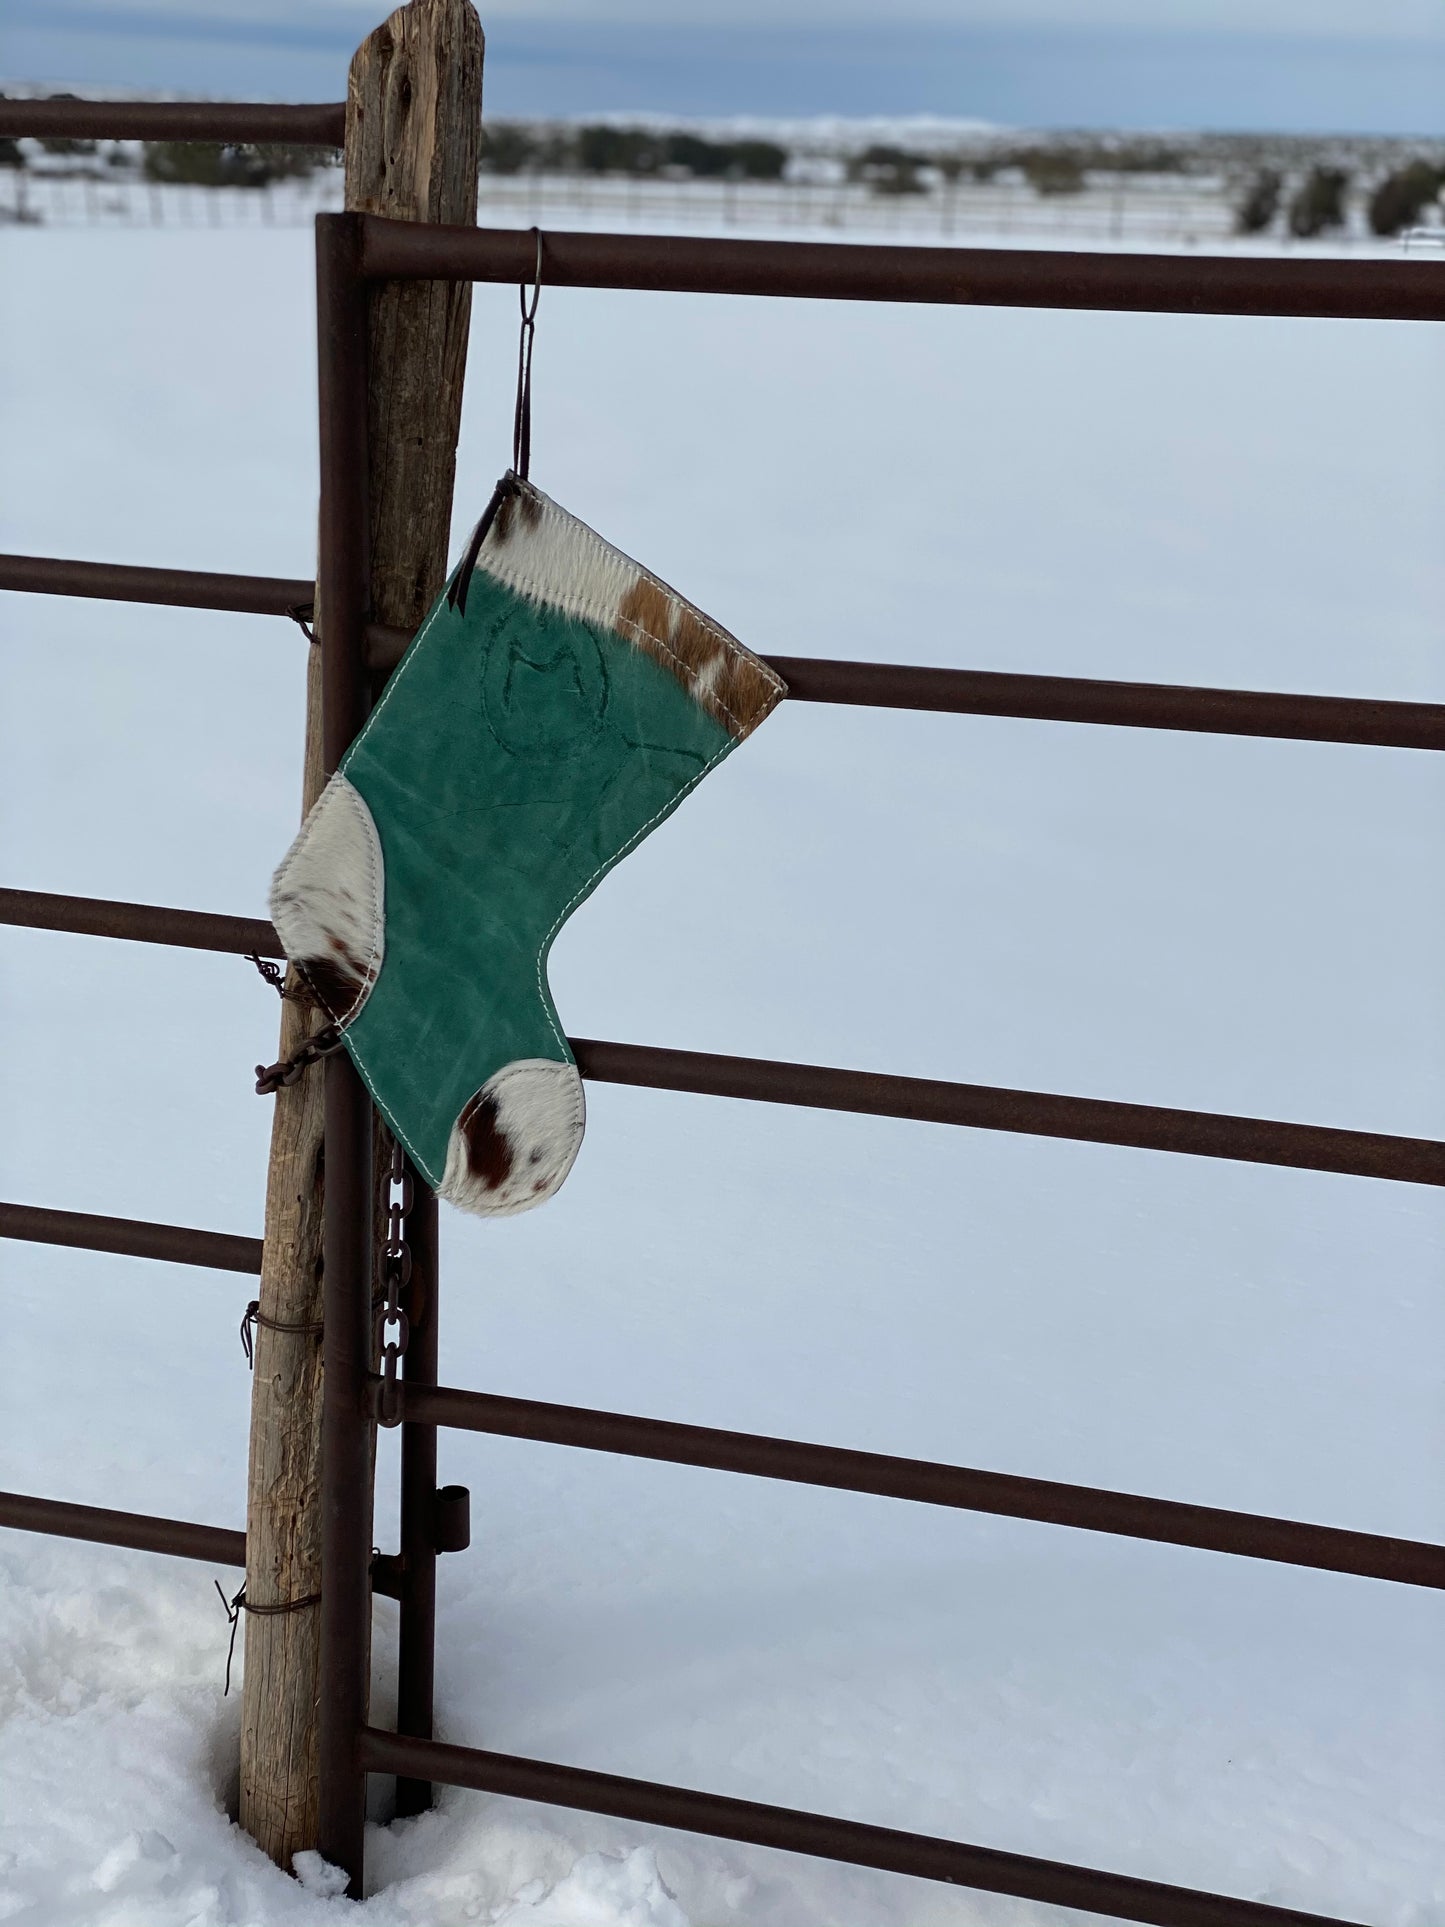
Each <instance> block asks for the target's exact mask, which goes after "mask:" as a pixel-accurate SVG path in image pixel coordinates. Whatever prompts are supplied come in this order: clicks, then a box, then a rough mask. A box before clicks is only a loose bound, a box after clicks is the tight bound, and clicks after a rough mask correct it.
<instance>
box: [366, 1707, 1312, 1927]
mask: <svg viewBox="0 0 1445 1927" xmlns="http://www.w3.org/2000/svg"><path fill="white" fill-rule="evenodd" d="M361 1763H362V1766H363V1768H364V1769H366V1770H367V1771H369V1772H372V1773H404V1774H407V1775H409V1776H411V1777H412V1778H415V1779H423V1778H428V1779H432V1780H439V1781H441V1782H442V1783H443V1785H446V1786H466V1787H476V1788H477V1789H478V1790H479V1791H480V1792H483V1793H502V1794H508V1795H510V1796H511V1797H512V1798H513V1799H514V1800H539V1801H542V1802H544V1803H545V1804H546V1805H548V1806H563V1807H575V1808H578V1809H579V1810H580V1811H582V1812H584V1813H605V1814H610V1815H611V1816H613V1817H614V1818H615V1819H619V1820H636V1821H641V1822H643V1823H644V1824H650V1825H654V1826H665V1827H682V1828H685V1829H686V1830H687V1831H688V1832H691V1833H705V1834H711V1835H712V1836H713V1837H714V1838H715V1839H720V1840H742V1841H746V1842H748V1843H749V1844H751V1845H753V1846H759V1847H777V1848H781V1849H782V1850H783V1851H784V1852H786V1853H804V1854H812V1855H814V1856H815V1857H816V1858H818V1859H820V1860H841V1861H844V1862H845V1863H847V1864H849V1865H852V1866H855V1867H878V1868H881V1869H882V1870H883V1871H884V1872H886V1873H899V1874H911V1875H912V1876H913V1877H914V1878H915V1879H921V1880H940V1881H944V1882H946V1883H947V1884H948V1885H950V1886H956V1887H973V1888H977V1889H979V1890H981V1891H982V1892H984V1893H993V1894H1011V1895H1014V1896H1016V1897H1017V1898H1019V1899H1022V1900H1037V1901H1041V1902H1044V1903H1045V1904H1050V1905H1053V1906H1056V1907H1080V1908H1086V1909H1087V1910H1088V1912H1090V1913H1092V1914H1107V1915H1109V1916H1111V1917H1112V1918H1114V1919H1116V1920H1142V1921H1148V1922H1151V1923H1153V1927H1348V1924H1347V1923H1344V1922H1341V1921H1338V1920H1333V1919H1329V1918H1327V1917H1326V1916H1324V1915H1323V1914H1303V1913H1298V1912H1296V1911H1295V1910H1294V1909H1292V1908H1289V1907H1271V1906H1269V1905H1268V1904H1267V1903H1265V1902H1262V1901H1257V1900H1231V1899H1229V1898H1227V1897H1226V1896H1224V1895H1220V1894H1206V1893H1200V1892H1198V1891H1196V1890H1195V1889H1193V1888H1189V1887H1170V1886H1166V1885H1165V1884H1164V1883H1163V1882H1162V1881H1158V1880H1138V1879H1135V1878H1133V1877H1132V1876H1130V1875H1128V1874H1117V1873H1101V1872H1098V1871H1096V1870H1095V1869H1094V1868H1092V1867H1073V1866H1070V1865H1068V1864H1067V1862H1065V1861H1062V1860H1040V1859H1036V1858H1035V1857H1034V1856H1033V1855H1032V1854H1025V1853H1001V1852H999V1851H998V1849H997V1848H995V1847H974V1846H968V1845H966V1844H965V1843H964V1842H963V1841H961V1840H939V1839H935V1838H934V1837H933V1836H932V1835H930V1834H925V1833H901V1832H899V1831H897V1830H896V1829H895V1828H893V1827H873V1826H868V1825H866V1824H864V1823H862V1822H860V1821H857V1820H840V1819H836V1818H835V1817H834V1816H833V1815H831V1814H822V1813H800V1812H798V1811H797V1810H796V1809H795V1808H792V1807H772V1806H764V1805H762V1803H761V1802H759V1801H756V1800H731V1799H728V1798H726V1797H725V1796H724V1795H722V1794H718V1793H695V1792H693V1791H692V1789H691V1788H688V1787H677V1786H664V1785H662V1784H661V1783H660V1782H658V1781H655V1780H629V1779H623V1778H622V1776H621V1775H620V1774H616V1773H594V1772H590V1771H589V1770H587V1769H586V1768H585V1767H576V1766H558V1765H555V1764H554V1763H553V1762H552V1761H550V1760H527V1759H519V1758H518V1757H517V1756H516V1755H515V1754H511V1753H491V1752H488V1751H486V1750H485V1749H484V1748H481V1747H472V1746H444V1745H441V1744H439V1743H438V1742H437V1741H435V1740H419V1739H413V1738H411V1737H409V1736H408V1735H406V1734H402V1733H385V1732H382V1731H380V1730H379V1729H378V1728H376V1727H372V1726H368V1727H366V1728H364V1729H363V1731H362V1734H361Z"/></svg>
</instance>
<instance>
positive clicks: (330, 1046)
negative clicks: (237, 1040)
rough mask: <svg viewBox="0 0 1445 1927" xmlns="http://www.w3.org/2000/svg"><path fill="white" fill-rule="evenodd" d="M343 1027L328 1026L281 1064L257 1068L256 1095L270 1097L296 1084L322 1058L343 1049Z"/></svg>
mask: <svg viewBox="0 0 1445 1927" xmlns="http://www.w3.org/2000/svg"><path fill="white" fill-rule="evenodd" d="M341 1037H342V1032H341V1026H340V1025H339V1024H326V1025H323V1027H322V1028H321V1029H320V1030H318V1031H317V1032H316V1034H315V1036H313V1037H308V1038H307V1040H306V1042H305V1043H304V1044H303V1045H302V1046H301V1048H300V1050H297V1051H293V1052H292V1053H291V1055H290V1056H289V1057H283V1058H282V1059H281V1061H280V1063H279V1064H258V1065H257V1066H256V1095H257V1096H258V1097H270V1096H271V1095H272V1093H273V1092H275V1091H279V1090H280V1089H281V1088H282V1086H283V1085H285V1084H294V1083H295V1082H296V1080H297V1078H299V1077H300V1075H301V1073H302V1072H303V1071H304V1070H306V1069H307V1068H308V1067H309V1066H310V1065H312V1064H314V1063H316V1062H317V1061H318V1060H319V1059H320V1058H323V1057H329V1056H330V1055H331V1053H332V1051H334V1050H339V1049H340V1047H341Z"/></svg>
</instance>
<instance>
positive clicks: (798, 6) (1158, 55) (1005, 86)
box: [0, 0, 1445, 134]
mask: <svg viewBox="0 0 1445 1927" xmlns="http://www.w3.org/2000/svg"><path fill="white" fill-rule="evenodd" d="M386 10H387V8H386V0H133V3H127V0H0V85H3V84H4V83H5V82H6V81H10V82H15V81H24V82H31V83H34V82H42V83H48V84H53V85H54V84H59V85H64V84H67V83H69V84H72V85H80V86H84V87H87V88H91V89H95V88H106V87H112V88H127V89H133V88H140V89H145V88H157V89H165V90H169V91H175V92H183V93H190V94H197V95H217V96H229V97H231V98H237V97H241V96H248V95H249V96H251V97H254V98H260V99H266V98H270V99H286V98H290V99H326V98H335V97H337V96H338V95H339V93H340V92H341V90H342V82H343V77H344V72H345V61H346V58H347V56H348V54H349V52H350V50H351V48H352V47H354V46H355V45H356V43H357V41H359V40H360V39H361V38H362V37H363V35H364V34H365V33H366V32H367V31H368V29H369V28H370V27H371V26H373V25H374V24H375V23H376V22H377V21H378V20H379V19H380V18H381V17H383V15H384V14H385V12H386ZM480 11H481V14H482V19H483V22H484V24H485V26H486V28H487V43H488V44H487V100H488V110H489V112H492V113H494V114H497V115H500V116H506V115H515V116H545V115H549V114H554V115H559V116H562V115H566V116H575V115H579V114H588V113H596V112H605V111H614V112H615V111H621V112H627V111H632V110H637V111H648V112H652V113H667V112H674V113H677V114H679V115H687V116H708V115H737V114H758V115H775V116H776V115H784V116H789V117H791V116H797V115H808V114H851V115H869V114H878V115H890V116H896V115H906V114H941V115H949V116H956V117H958V118H961V119H981V120H991V121H997V122H1002V123H1006V124H1011V125H1029V126H1099V127H1102V126H1113V127H1153V128H1161V129H1162V128H1171V127H1172V128H1197V127H1208V128H1220V129H1227V128H1251V129H1279V130H1282V131H1295V132H1307V131H1319V132H1340V133H1347V132H1364V133H1371V132H1374V133H1396V134H1440V133H1442V132H1445V0H687V4H686V5H682V4H679V0H483V4H482V5H481V8H480Z"/></svg>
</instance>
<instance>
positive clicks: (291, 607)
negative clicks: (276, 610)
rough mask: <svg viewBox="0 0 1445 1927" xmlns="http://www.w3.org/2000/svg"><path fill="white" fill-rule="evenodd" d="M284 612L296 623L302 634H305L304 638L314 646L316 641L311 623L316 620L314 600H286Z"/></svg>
mask: <svg viewBox="0 0 1445 1927" xmlns="http://www.w3.org/2000/svg"><path fill="white" fill-rule="evenodd" d="M286 613H287V615H288V616H290V618H291V620H292V621H293V622H294V623H295V624H296V627H297V628H298V629H299V630H300V631H301V633H302V635H303V636H305V638H306V640H307V641H308V642H309V643H311V644H312V645H313V646H314V644H315V642H316V631H315V630H314V629H313V628H312V627H311V625H312V623H313V622H314V621H315V620H316V604H315V603H314V602H288V603H287V604H286Z"/></svg>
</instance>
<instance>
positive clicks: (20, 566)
mask: <svg viewBox="0 0 1445 1927" xmlns="http://www.w3.org/2000/svg"><path fill="white" fill-rule="evenodd" d="M0 589H16V590H25V591H29V592H30V593H32V594H36V595H65V596H88V597H99V598H101V599H103V600H105V601H111V602H151V603H156V604H159V605H163V606H171V607H180V608H187V609H218V610H222V611H226V612H228V613H233V614H243V615H261V616H282V615H294V614H295V613H296V612H297V611H298V610H301V609H309V608H310V606H311V599H312V596H313V595H314V593H315V589H314V585H313V584H311V583H309V582H301V581H298V580H294V579H287V578H285V577H281V576H264V575H249V576H248V575H210V574H207V573H205V572H203V571H201V570H199V569H141V568H128V567H127V568H123V567H120V566H118V565H117V564H115V563H110V562H74V561H69V560H66V559H63V558H61V557H56V556H40V555H0ZM410 640H411V636H410V634H409V633H408V632H407V631H406V630H404V629H389V628H386V627H385V626H384V625H382V624H381V623H368V624H367V625H366V643H367V648H366V657H367V663H368V666H369V667H370V668H372V669H384V670H390V669H394V668H395V667H396V665H397V663H398V662H400V660H401V657H402V654H403V652H404V650H405V648H406V645H407V644H408V643H409V642H410ZM763 661H764V662H766V663H769V664H771V666H772V667H773V668H774V669H776V670H777V672H778V674H779V675H780V676H781V677H782V678H783V680H784V682H785V683H786V684H787V685H788V688H787V700H788V701H790V702H801V703H843V704H847V705H849V706H852V707H861V708H866V709H913V710H926V711H931V712H934V713H943V714H948V715H954V716H1012V717H1017V718H1021V719H1023V720H1027V721H1035V722H1056V723H1106V724H1110V725H1112V726H1113V727H1115V728H1118V729H1181V730H1189V731H1192V732H1194V733H1197V734H1203V735H1210V736H1272V737H1281V738H1286V739H1289V740H1292V741H1297V742H1310V743H1360V744H1364V745H1367V746H1369V747H1371V748H1384V749H1437V750H1438V749H1445V704H1442V703H1410V702H1388V701H1384V700H1382V699H1380V698H1378V697H1373V696H1301V695H1293V694H1288V693H1284V692H1281V691H1276V690H1266V689H1193V688H1189V687H1187V686H1183V685H1178V684H1170V683H1149V682H1106V681H1103V680H1102V679H1097V678H1094V677H1090V676H1028V675H1019V674H1015V673H1014V672H1012V671H1006V670H997V669H937V668H926V667H916V666H913V665H910V664H907V663H896V662H847V661H838V660H835V659H832V658H829V657H826V656H764V657H763Z"/></svg>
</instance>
